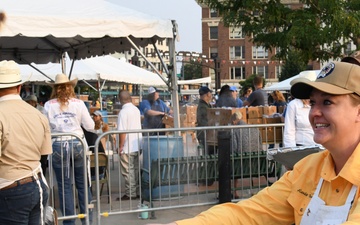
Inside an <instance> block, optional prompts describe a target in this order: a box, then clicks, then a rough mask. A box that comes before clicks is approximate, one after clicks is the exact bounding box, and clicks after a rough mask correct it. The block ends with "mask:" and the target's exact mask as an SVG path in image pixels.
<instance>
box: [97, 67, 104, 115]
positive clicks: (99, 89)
mask: <svg viewBox="0 0 360 225" xmlns="http://www.w3.org/2000/svg"><path fill="white" fill-rule="evenodd" d="M97 76H98V80H97V88H98V92H99V102H100V110H101V111H102V110H103V105H102V96H101V87H100V74H98V75H97Z"/></svg>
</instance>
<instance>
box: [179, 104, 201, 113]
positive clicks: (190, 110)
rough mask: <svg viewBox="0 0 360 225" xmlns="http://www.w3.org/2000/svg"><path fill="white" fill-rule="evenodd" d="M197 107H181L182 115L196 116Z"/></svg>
mask: <svg viewBox="0 0 360 225" xmlns="http://www.w3.org/2000/svg"><path fill="white" fill-rule="evenodd" d="M196 110H197V105H183V106H181V107H180V110H179V111H180V114H187V115H188V114H195V115H196Z"/></svg>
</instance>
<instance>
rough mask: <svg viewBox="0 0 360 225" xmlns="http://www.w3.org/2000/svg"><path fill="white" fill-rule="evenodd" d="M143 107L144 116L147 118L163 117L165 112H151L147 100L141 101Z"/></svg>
mask: <svg viewBox="0 0 360 225" xmlns="http://www.w3.org/2000/svg"><path fill="white" fill-rule="evenodd" d="M143 107H144V114H147V115H148V116H164V115H165V112H160V111H156V110H152V109H151V105H150V102H149V101H148V100H144V101H143Z"/></svg>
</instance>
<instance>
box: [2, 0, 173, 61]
mask: <svg viewBox="0 0 360 225" xmlns="http://www.w3.org/2000/svg"><path fill="white" fill-rule="evenodd" d="M0 7H2V8H0V10H4V11H5V13H6V16H7V19H6V23H5V24H4V26H3V28H2V30H1V31H0V36H1V39H0V46H1V55H0V60H3V59H7V60H10V59H13V60H15V61H17V62H19V63H27V62H35V63H48V62H57V63H58V62H60V60H61V57H62V53H64V52H67V53H68V54H69V56H70V58H71V59H83V58H86V57H91V56H96V55H107V54H109V53H114V52H115V51H117V52H121V51H125V50H130V48H131V47H133V46H132V45H131V43H130V41H132V42H134V43H135V44H136V46H142V47H144V46H147V45H149V44H152V43H154V42H155V41H157V40H159V39H164V38H173V30H172V29H173V24H172V22H171V21H170V20H163V19H159V18H156V17H153V16H150V15H147V14H144V13H141V12H137V11H134V10H131V9H128V8H124V7H121V6H119V5H115V4H112V3H110V2H107V1H104V0H76V1H73V0H52V1H48V0H34V1H28V0H17V1H13V0H2V1H1V5H0ZM128 38H129V39H128Z"/></svg>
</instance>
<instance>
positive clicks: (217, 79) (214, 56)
mask: <svg viewBox="0 0 360 225" xmlns="http://www.w3.org/2000/svg"><path fill="white" fill-rule="evenodd" d="M211 58H212V59H213V60H214V64H215V66H214V72H215V92H217V90H219V89H220V87H221V80H220V68H219V66H218V64H219V63H218V61H220V60H219V59H218V53H217V52H216V53H211Z"/></svg>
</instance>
